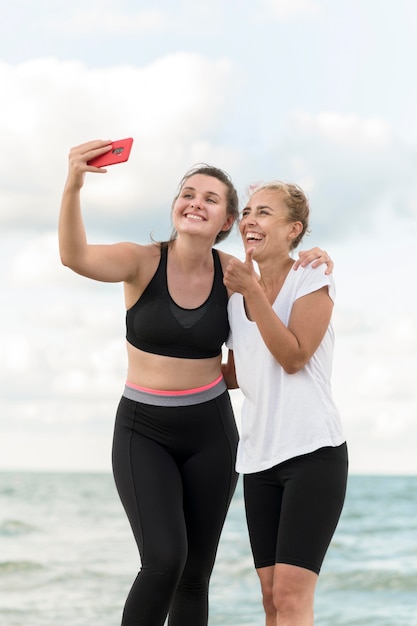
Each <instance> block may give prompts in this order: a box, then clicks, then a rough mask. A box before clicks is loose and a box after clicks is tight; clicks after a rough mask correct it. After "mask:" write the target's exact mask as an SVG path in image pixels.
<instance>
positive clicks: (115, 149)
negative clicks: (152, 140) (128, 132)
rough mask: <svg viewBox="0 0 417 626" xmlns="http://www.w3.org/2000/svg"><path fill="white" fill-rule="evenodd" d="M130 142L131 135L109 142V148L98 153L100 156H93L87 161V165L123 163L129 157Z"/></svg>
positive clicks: (103, 165) (99, 165) (104, 165)
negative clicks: (102, 152)
mask: <svg viewBox="0 0 417 626" xmlns="http://www.w3.org/2000/svg"><path fill="white" fill-rule="evenodd" d="M132 144H133V139H132V137H128V138H127V139H119V140H118V141H113V142H112V144H111V146H112V147H111V150H109V151H108V152H105V153H104V154H100V156H98V157H95V158H94V159H91V160H90V161H87V165H93V166H94V167H107V166H108V165H116V163H124V162H125V161H127V160H128V158H129V155H130V151H131V149H132Z"/></svg>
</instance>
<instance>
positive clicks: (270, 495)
mask: <svg viewBox="0 0 417 626" xmlns="http://www.w3.org/2000/svg"><path fill="white" fill-rule="evenodd" d="M273 470H274V468H272V469H270V470H265V471H263V472H257V473H255V474H246V475H245V476H244V479H243V489H244V498H245V511H246V522H247V526H248V532H249V540H250V545H251V549H252V554H253V560H254V564H255V567H256V569H259V568H271V567H273V566H274V565H275V554H276V546H277V536H278V528H279V520H280V515H281V505H282V497H283V492H284V490H283V487H282V486H281V485H280V484H279V483H278V482H277V481H276V478H275V475H274V471H273Z"/></svg>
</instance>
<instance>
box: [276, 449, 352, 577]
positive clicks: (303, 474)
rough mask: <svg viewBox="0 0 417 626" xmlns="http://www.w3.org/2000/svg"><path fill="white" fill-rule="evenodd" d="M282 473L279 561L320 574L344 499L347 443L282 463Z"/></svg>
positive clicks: (277, 555) (278, 539)
mask: <svg viewBox="0 0 417 626" xmlns="http://www.w3.org/2000/svg"><path fill="white" fill-rule="evenodd" d="M278 467H279V466H278ZM279 475H280V480H281V482H282V484H283V485H284V491H283V498H282V506H281V512H280V520H279V529H278V535H277V546H276V556H275V559H276V563H287V564H289V565H295V566H298V567H304V568H306V569H309V570H311V571H313V572H315V573H316V574H318V573H319V572H320V568H321V565H322V562H323V559H324V556H325V554H326V551H327V548H328V546H329V544H330V541H331V539H332V536H333V534H334V531H335V529H336V526H337V523H338V521H339V518H340V514H341V512H342V508H343V503H344V499H345V493H346V481H347V449H346V445H345V444H343V445H342V446H338V447H335V448H332V447H325V448H321V449H319V450H317V451H315V452H312V453H311V454H306V455H303V456H301V457H297V458H296V459H292V460H291V461H289V462H287V463H283V464H282V466H281V467H279Z"/></svg>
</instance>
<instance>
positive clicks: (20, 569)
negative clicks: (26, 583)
mask: <svg viewBox="0 0 417 626" xmlns="http://www.w3.org/2000/svg"><path fill="white" fill-rule="evenodd" d="M44 569H45V568H44V566H43V565H41V563H38V562H36V561H0V576H2V575H9V574H22V573H27V572H37V571H41V570H44Z"/></svg>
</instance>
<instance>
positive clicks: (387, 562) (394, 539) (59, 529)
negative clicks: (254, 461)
mask: <svg viewBox="0 0 417 626" xmlns="http://www.w3.org/2000/svg"><path fill="white" fill-rule="evenodd" d="M137 569H138V557H137V552H136V546H135V544H134V541H133V538H132V535H131V531H130V528H129V526H128V523H127V520H126V518H125V515H124V512H123V510H122V506H121V504H120V502H119V499H118V496H117V493H116V490H115V487H114V483H113V478H112V476H111V475H108V474H76V473H73V474H71V473H67V474H65V473H59V474H58V473H56V474H54V473H19V472H3V473H0V626H52V625H53V626H57V625H59V626H67V625H68V626H69V625H71V626H119V625H120V618H121V613H122V607H123V603H124V600H125V597H126V595H127V593H128V591H129V588H130V585H131V583H132V581H133V579H134V578H135V576H136V573H137ZM215 624H222V625H223V626H226V625H233V626H262V625H263V624H264V619H263V612H262V608H261V602H260V593H259V585H258V580H257V576H256V574H255V572H254V569H253V566H252V559H251V555H250V551H249V544H248V539H247V533H246V527H245V520H244V514H243V499H242V487H241V482H240V481H239V485H238V489H237V492H236V495H235V497H234V499H233V502H232V505H231V509H230V512H229V516H228V519H227V522H226V525H225V528H224V532H223V536H222V540H221V544H220V547H219V552H218V558H217V561H216V566H215V570H214V573H213V577H212V584H211V592H210V625H215ZM316 624H317V625H318V626H353V625H355V626H373V625H375V626H403V625H404V626H417V477H406V476H404V477H400V476H387V477H383V476H351V477H350V479H349V485H348V493H347V499H346V504H345V509H344V512H343V515H342V518H341V521H340V523H339V527H338V529H337V532H336V534H335V537H334V539H333V542H332V544H331V546H330V548H329V551H328V554H327V557H326V560H325V562H324V566H323V570H322V573H321V575H320V578H319V584H318V590H317V595H316Z"/></svg>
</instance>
